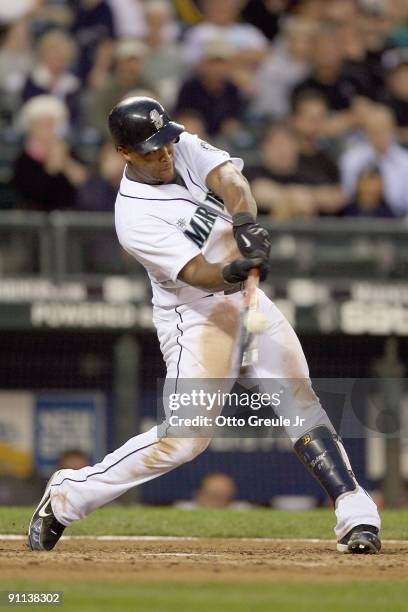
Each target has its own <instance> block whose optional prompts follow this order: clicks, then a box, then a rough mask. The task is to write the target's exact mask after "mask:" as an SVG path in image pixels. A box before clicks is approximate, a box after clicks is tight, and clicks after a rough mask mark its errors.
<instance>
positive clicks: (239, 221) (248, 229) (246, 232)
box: [232, 213, 271, 259]
mask: <svg viewBox="0 0 408 612" xmlns="http://www.w3.org/2000/svg"><path fill="white" fill-rule="evenodd" d="M232 222H233V232H234V237H235V240H236V242H237V245H238V248H239V250H240V252H241V253H242V255H243V256H244V257H265V259H268V258H269V251H270V250H271V238H270V236H269V232H268V231H267V230H266V229H265V228H263V227H261V226H260V225H259V224H258V223H256V222H255V221H254V219H253V218H252V216H251V215H250V214H249V213H237V214H235V215H234V216H233V217H232Z"/></svg>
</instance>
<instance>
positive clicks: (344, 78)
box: [292, 26, 365, 131]
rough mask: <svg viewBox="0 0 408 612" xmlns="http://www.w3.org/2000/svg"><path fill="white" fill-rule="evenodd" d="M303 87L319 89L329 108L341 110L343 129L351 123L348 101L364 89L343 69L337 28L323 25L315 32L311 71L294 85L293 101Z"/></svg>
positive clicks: (349, 102) (350, 101) (362, 92)
mask: <svg viewBox="0 0 408 612" xmlns="http://www.w3.org/2000/svg"><path fill="white" fill-rule="evenodd" d="M305 89H314V90H316V91H318V92H320V93H321V94H322V95H323V96H324V97H325V98H326V101H327V105H328V107H329V109H330V110H331V111H337V113H341V115H340V116H341V117H342V119H343V121H344V125H343V126H342V130H343V131H344V129H347V128H348V127H351V126H352V125H353V117H352V113H351V112H350V107H351V104H352V100H353V98H354V97H355V96H357V95H363V94H364V93H365V92H364V91H363V85H362V84H361V83H360V82H359V81H358V80H357V79H356V78H355V77H354V76H352V75H351V76H349V75H347V74H345V72H344V69H343V50H342V46H341V41H340V39H339V33H338V30H337V28H332V27H328V26H324V27H322V28H321V30H320V31H319V32H318V33H317V34H316V36H315V38H314V44H313V49H312V73H311V75H310V76H309V77H308V78H306V79H305V80H304V81H303V82H301V83H299V84H298V85H297V86H296V87H295V88H294V90H293V92H292V99H293V100H295V99H296V97H297V96H298V95H299V94H300V93H301V92H302V91H304V90H305Z"/></svg>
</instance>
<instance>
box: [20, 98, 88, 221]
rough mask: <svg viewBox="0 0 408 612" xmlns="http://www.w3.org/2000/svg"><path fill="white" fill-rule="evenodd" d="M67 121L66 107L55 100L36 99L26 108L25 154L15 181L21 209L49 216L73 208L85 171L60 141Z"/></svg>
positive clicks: (27, 104)
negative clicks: (40, 212) (57, 211)
mask: <svg viewBox="0 0 408 612" xmlns="http://www.w3.org/2000/svg"><path fill="white" fill-rule="evenodd" d="M66 120H67V109H66V107H65V106H64V104H63V103H62V102H61V101H60V100H58V99H57V98H53V97H52V96H37V97H35V98H32V99H31V100H29V101H28V102H26V104H25V105H24V106H23V108H22V110H21V120H20V121H21V127H22V129H23V131H24V134H25V140H24V150H23V151H22V153H21V154H20V155H19V157H18V158H17V160H16V162H15V165H14V172H13V180H12V183H13V187H14V190H15V191H16V193H17V197H18V201H19V206H20V207H21V208H25V209H31V210H44V211H46V212H50V211H52V210H56V209H61V208H72V207H73V206H74V204H75V200H76V190H77V187H79V186H80V185H81V184H82V183H83V182H84V181H85V179H86V171H85V169H84V167H83V166H82V165H81V164H79V163H78V162H77V161H75V160H74V159H73V158H72V157H71V155H70V152H69V149H68V147H67V145H66V143H65V142H64V140H63V139H62V137H61V131H62V128H63V126H64V124H66Z"/></svg>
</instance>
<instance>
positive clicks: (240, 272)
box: [222, 257, 269, 285]
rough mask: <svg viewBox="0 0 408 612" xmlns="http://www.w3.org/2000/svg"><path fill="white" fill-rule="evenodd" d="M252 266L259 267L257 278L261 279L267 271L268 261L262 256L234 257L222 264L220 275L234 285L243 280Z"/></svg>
mask: <svg viewBox="0 0 408 612" xmlns="http://www.w3.org/2000/svg"><path fill="white" fill-rule="evenodd" d="M252 268H259V280H261V281H263V280H265V278H266V277H267V274H268V272H269V262H268V260H267V259H265V258H264V257H252V258H246V259H235V260H234V261H231V263H229V264H227V265H226V266H224V268H223V269H222V276H223V278H224V280H225V281H227V283H230V284H231V285H235V284H236V283H242V282H243V281H245V280H246V279H247V278H248V275H249V272H250V270H251V269H252Z"/></svg>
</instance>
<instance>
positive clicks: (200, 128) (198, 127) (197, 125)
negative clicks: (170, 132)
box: [174, 110, 208, 140]
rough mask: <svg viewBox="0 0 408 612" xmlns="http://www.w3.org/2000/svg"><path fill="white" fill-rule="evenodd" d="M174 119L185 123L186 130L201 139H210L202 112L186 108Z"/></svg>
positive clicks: (182, 123)
mask: <svg viewBox="0 0 408 612" xmlns="http://www.w3.org/2000/svg"><path fill="white" fill-rule="evenodd" d="M174 121H176V122H177V123H180V124H181V125H184V127H185V129H186V132H190V134H196V135H197V136H198V137H199V138H201V140H208V134H207V132H206V130H205V124H204V120H203V118H202V116H201V115H200V113H197V111H194V110H185V111H182V112H181V113H179V114H178V115H174Z"/></svg>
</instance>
